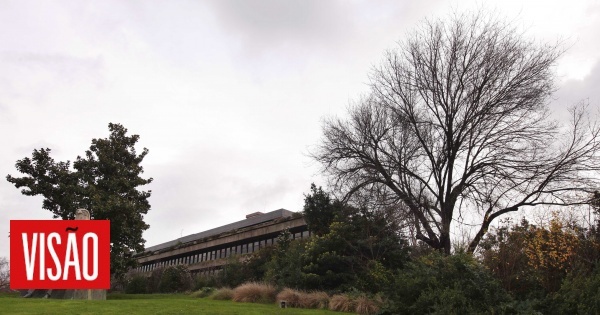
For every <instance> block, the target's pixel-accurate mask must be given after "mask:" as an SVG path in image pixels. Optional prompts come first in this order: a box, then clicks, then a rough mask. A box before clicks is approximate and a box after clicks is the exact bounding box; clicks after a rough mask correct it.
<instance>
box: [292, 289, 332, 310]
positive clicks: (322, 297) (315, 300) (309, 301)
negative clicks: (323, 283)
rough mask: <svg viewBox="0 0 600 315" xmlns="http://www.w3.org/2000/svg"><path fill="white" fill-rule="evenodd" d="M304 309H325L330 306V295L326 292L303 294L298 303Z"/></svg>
mask: <svg viewBox="0 0 600 315" xmlns="http://www.w3.org/2000/svg"><path fill="white" fill-rule="evenodd" d="M298 302H299V304H300V307H303V308H324V309H326V308H327V306H328V305H329V295H328V294H327V293H325V292H308V293H307V292H302V294H301V295H300V300H299V301H298Z"/></svg>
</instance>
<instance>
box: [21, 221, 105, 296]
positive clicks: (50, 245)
mask: <svg viewBox="0 0 600 315" xmlns="http://www.w3.org/2000/svg"><path fill="white" fill-rule="evenodd" d="M10 288H11V289H109V288H110V221H108V220H11V221H10Z"/></svg>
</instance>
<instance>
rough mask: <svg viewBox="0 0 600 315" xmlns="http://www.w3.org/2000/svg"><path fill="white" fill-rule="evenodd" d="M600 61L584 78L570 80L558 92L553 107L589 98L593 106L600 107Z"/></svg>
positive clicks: (562, 106)
mask: <svg viewBox="0 0 600 315" xmlns="http://www.w3.org/2000/svg"><path fill="white" fill-rule="evenodd" d="M599 87H600V61H597V62H596V64H595V65H594V67H593V68H592V69H591V70H590V73H589V74H588V75H587V76H586V77H585V78H584V79H583V80H569V81H567V82H565V83H564V84H563V85H562V87H561V88H560V89H559V90H558V91H557V92H556V94H555V96H554V98H555V101H554V104H553V107H554V108H556V109H559V108H565V107H568V106H571V105H573V104H575V103H577V102H579V101H581V100H588V101H589V104H590V105H591V106H593V107H597V108H600V89H599Z"/></svg>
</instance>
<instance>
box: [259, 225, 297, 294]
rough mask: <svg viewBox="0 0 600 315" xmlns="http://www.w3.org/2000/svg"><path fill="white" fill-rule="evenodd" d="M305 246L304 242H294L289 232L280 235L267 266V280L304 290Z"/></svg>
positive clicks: (285, 231)
mask: <svg viewBox="0 0 600 315" xmlns="http://www.w3.org/2000/svg"><path fill="white" fill-rule="evenodd" d="M305 245H306V243H305V242H304V241H303V240H297V241H294V240H293V239H292V234H291V233H290V231H288V230H284V231H283V232H282V233H281V234H279V236H278V237H277V244H276V245H275V248H274V249H273V251H272V256H271V260H270V261H269V262H268V263H267V265H266V270H267V271H266V273H265V279H266V280H267V281H270V282H272V283H275V284H276V285H278V286H282V287H289V288H297V289H302V288H304V282H305V281H304V278H305V275H304V274H303V273H302V267H303V266H304V260H303V253H304V248H305Z"/></svg>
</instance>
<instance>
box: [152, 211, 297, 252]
mask: <svg viewBox="0 0 600 315" xmlns="http://www.w3.org/2000/svg"><path fill="white" fill-rule="evenodd" d="M293 214H294V212H292V211H289V210H286V209H279V210H275V211H271V212H267V213H263V214H260V215H255V216H251V217H249V218H247V219H245V220H241V221H237V222H233V223H230V224H226V225H223V226H220V227H217V228H214V229H210V230H206V231H204V232H200V233H196V234H191V235H187V236H183V237H180V238H178V239H175V240H172V241H168V242H165V243H162V244H158V245H154V246H151V247H147V248H146V249H145V250H144V252H153V251H157V250H161V249H165V248H169V247H172V246H175V245H177V244H183V243H188V242H193V241H195V240H199V239H203V238H206V237H210V236H214V235H218V234H221V233H224V232H229V231H231V230H236V229H241V228H245V227H249V226H253V225H257V224H261V223H264V222H268V221H272V220H275V219H279V218H284V217H291V216H292V215H293Z"/></svg>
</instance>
